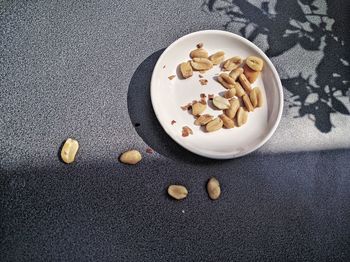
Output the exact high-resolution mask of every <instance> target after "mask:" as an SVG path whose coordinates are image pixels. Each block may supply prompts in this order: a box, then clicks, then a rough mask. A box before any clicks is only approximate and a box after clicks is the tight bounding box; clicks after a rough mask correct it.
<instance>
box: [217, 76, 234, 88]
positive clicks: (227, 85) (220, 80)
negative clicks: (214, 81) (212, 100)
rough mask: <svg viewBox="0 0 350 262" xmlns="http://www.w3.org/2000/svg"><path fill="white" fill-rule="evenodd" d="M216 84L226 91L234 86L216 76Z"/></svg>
mask: <svg viewBox="0 0 350 262" xmlns="http://www.w3.org/2000/svg"><path fill="white" fill-rule="evenodd" d="M218 82H219V83H220V84H221V85H222V86H223V87H225V88H226V89H231V88H234V85H231V84H229V83H227V82H226V81H225V80H224V79H223V78H222V76H221V75H220V76H218Z"/></svg>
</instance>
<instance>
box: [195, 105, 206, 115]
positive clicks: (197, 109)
mask: <svg viewBox="0 0 350 262" xmlns="http://www.w3.org/2000/svg"><path fill="white" fill-rule="evenodd" d="M206 108H207V105H206V104H203V103H200V102H196V103H193V104H192V115H194V116H198V115H200V114H202V113H203V112H204V111H205V109H206Z"/></svg>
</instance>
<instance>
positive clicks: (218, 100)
mask: <svg viewBox="0 0 350 262" xmlns="http://www.w3.org/2000/svg"><path fill="white" fill-rule="evenodd" d="M213 104H214V106H215V107H216V108H218V109H220V110H224V109H228V108H229V107H230V102H229V101H228V100H227V99H226V98H224V97H222V96H216V97H214V99H213Z"/></svg>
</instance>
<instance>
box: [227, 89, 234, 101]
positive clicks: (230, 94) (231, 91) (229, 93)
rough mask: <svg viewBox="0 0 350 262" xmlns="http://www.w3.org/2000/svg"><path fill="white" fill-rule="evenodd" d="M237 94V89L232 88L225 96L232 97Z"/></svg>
mask: <svg viewBox="0 0 350 262" xmlns="http://www.w3.org/2000/svg"><path fill="white" fill-rule="evenodd" d="M235 95H236V89H235V88H232V89H229V90H227V91H226V92H225V98H227V99H230V98H232V97H234V96H235Z"/></svg>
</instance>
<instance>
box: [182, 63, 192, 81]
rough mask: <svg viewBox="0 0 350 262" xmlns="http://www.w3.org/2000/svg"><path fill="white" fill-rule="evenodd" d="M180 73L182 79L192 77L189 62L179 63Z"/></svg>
mask: <svg viewBox="0 0 350 262" xmlns="http://www.w3.org/2000/svg"><path fill="white" fill-rule="evenodd" d="M180 71H181V75H182V77H183V78H189V77H191V76H192V75H193V70H192V66H191V63H190V62H183V63H181V64H180Z"/></svg>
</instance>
